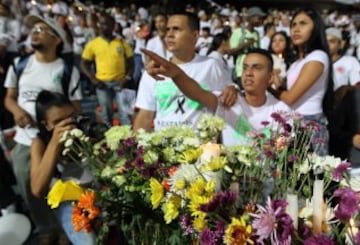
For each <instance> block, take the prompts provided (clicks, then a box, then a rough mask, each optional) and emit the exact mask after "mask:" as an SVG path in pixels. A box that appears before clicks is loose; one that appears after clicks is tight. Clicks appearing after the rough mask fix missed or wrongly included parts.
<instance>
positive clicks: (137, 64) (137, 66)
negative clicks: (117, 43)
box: [132, 53, 144, 84]
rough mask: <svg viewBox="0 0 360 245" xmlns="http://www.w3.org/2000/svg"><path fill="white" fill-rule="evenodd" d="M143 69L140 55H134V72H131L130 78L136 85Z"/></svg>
mask: <svg viewBox="0 0 360 245" xmlns="http://www.w3.org/2000/svg"><path fill="white" fill-rule="evenodd" d="M143 69H144V63H143V60H142V57H141V54H137V53H135V54H134V71H133V74H132V77H133V79H134V81H135V83H136V84H138V83H139V81H140V78H141V74H142V70H143Z"/></svg>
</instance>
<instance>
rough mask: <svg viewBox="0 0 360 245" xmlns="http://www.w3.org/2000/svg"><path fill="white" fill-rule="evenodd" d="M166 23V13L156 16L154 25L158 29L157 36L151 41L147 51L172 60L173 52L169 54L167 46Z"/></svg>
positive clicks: (148, 43) (147, 45)
mask: <svg viewBox="0 0 360 245" xmlns="http://www.w3.org/2000/svg"><path fill="white" fill-rule="evenodd" d="M166 22H167V16H166V14H164V13H158V14H156V15H155V18H154V23H155V29H156V36H154V37H153V38H151V39H149V41H148V42H147V44H146V49H148V50H150V51H153V52H154V53H157V54H158V55H160V56H161V57H163V58H170V57H171V52H169V51H168V50H167V48H166V45H165V35H166Z"/></svg>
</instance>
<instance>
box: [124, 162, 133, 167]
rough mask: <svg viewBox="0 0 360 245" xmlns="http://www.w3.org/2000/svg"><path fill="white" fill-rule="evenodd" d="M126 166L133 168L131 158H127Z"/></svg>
mask: <svg viewBox="0 0 360 245" xmlns="http://www.w3.org/2000/svg"><path fill="white" fill-rule="evenodd" d="M124 168H126V169H130V168H132V162H131V160H126V162H125V164H124Z"/></svg>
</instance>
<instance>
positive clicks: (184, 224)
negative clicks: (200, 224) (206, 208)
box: [180, 215, 195, 236]
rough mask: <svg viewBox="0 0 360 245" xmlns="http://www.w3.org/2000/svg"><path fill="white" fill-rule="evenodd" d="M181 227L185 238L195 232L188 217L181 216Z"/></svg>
mask: <svg viewBox="0 0 360 245" xmlns="http://www.w3.org/2000/svg"><path fill="white" fill-rule="evenodd" d="M180 226H181V228H182V229H183V231H184V235H185V236H187V235H189V234H192V233H194V232H195V230H194V228H193V227H192V226H191V219H190V218H189V217H188V216H186V215H183V216H181V218H180Z"/></svg>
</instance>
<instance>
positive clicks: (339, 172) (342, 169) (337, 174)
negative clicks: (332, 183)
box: [332, 162, 351, 181]
mask: <svg viewBox="0 0 360 245" xmlns="http://www.w3.org/2000/svg"><path fill="white" fill-rule="evenodd" d="M350 167H351V163H349V162H343V163H341V164H340V165H339V166H337V167H336V168H335V169H334V171H333V173H332V175H333V178H334V179H335V180H337V181H340V180H342V179H343V178H344V175H345V173H346V171H347V170H349V169H350Z"/></svg>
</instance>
